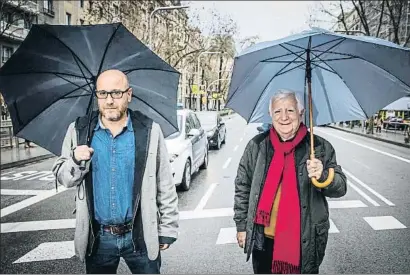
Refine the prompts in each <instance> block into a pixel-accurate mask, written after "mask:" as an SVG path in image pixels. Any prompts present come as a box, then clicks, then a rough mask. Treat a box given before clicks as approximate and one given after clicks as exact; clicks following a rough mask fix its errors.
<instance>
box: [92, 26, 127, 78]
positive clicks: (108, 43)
mask: <svg viewBox="0 0 410 275" xmlns="http://www.w3.org/2000/svg"><path fill="white" fill-rule="evenodd" d="M120 26H121V25H120V24H118V26H117V27H116V28H115V30H114V31H113V32H112V34H111V37H110V39H109V40H108V42H107V45H106V46H105V50H104V54H103V56H102V58H101V62H100V67H99V68H98V73H97V76H98V75H100V73H101V70H102V66H103V64H104V59H105V56H106V54H107V51H108V47H109V46H110V44H111V42H112V40H113V39H114V36H115V34H116V33H117V31H118V29H119V28H120Z"/></svg>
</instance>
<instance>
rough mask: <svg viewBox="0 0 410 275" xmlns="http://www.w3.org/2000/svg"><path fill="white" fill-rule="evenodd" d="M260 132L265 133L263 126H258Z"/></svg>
mask: <svg viewBox="0 0 410 275" xmlns="http://www.w3.org/2000/svg"><path fill="white" fill-rule="evenodd" d="M256 129H257V130H258V131H259V132H264V131H265V130H264V129H263V128H262V126H258V127H257V128H256Z"/></svg>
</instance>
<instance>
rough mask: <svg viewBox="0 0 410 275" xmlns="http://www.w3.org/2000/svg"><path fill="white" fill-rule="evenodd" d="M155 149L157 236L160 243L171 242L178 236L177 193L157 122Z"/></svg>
mask: <svg viewBox="0 0 410 275" xmlns="http://www.w3.org/2000/svg"><path fill="white" fill-rule="evenodd" d="M154 127H155V128H156V129H155V130H157V131H158V132H159V134H158V149H157V171H156V173H157V175H156V177H157V205H158V211H159V214H160V215H159V224H158V236H159V242H160V243H161V244H171V243H173V242H174V241H175V240H176V239H177V238H178V220H179V213H178V195H177V192H176V188H175V183H174V181H173V177H172V172H171V164H170V162H169V155H168V150H167V147H166V145H165V139H164V135H163V133H162V130H161V128H160V127H159V125H158V124H153V130H154Z"/></svg>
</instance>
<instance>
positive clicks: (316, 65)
mask: <svg viewBox="0 0 410 275" xmlns="http://www.w3.org/2000/svg"><path fill="white" fill-rule="evenodd" d="M312 64H313V65H314V66H315V67H318V68H320V69H322V70H325V71H328V72H329V73H333V74H336V72H335V71H334V70H329V69H326V68H325V67H322V66H320V65H319V64H316V63H314V62H313V63H312ZM312 69H313V67H312Z"/></svg>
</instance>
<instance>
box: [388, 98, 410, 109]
mask: <svg viewBox="0 0 410 275" xmlns="http://www.w3.org/2000/svg"><path fill="white" fill-rule="evenodd" d="M383 110H387V111H393V110H394V111H404V110H410V96H405V97H402V98H400V99H398V100H396V101H394V102H392V103H390V104H389V105H387V106H386V107H384V108H383Z"/></svg>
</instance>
